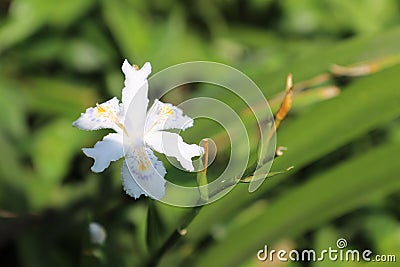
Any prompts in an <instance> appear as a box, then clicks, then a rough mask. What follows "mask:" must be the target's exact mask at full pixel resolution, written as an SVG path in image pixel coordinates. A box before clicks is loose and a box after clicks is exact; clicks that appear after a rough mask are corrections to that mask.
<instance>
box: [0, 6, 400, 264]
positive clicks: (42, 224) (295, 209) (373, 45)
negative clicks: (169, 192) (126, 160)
mask: <svg viewBox="0 0 400 267" xmlns="http://www.w3.org/2000/svg"><path fill="white" fill-rule="evenodd" d="M398 25H399V3H398V1H396V0H382V1H373V0H369V1H365V0H364V1H361V0H360V1H358V0H353V1H341V0H325V1H319V0H307V1H294V0H293V1H277V0H268V1H259V0H252V1H223V0H217V1H211V0H205V1H179V0H168V1H161V0H151V1H133V0H116V1H111V0H102V1H96V0H79V1H78V0H69V1H66V0H65V1H49V0H10V1H3V2H1V3H0V94H1V97H0V107H1V108H2V109H1V112H0V147H1V151H2V156H1V157H0V253H1V255H2V257H1V259H0V265H1V266H28V267H34V266H145V265H146V264H149V265H150V264H155V263H158V266H248V267H250V266H259V262H258V260H257V257H256V253H257V251H258V250H259V249H262V247H263V246H264V245H268V246H270V247H274V248H280V247H284V248H285V249H295V248H297V249H302V248H315V249H317V250H319V249H320V250H322V249H326V248H327V247H328V246H332V247H335V245H336V244H335V243H336V240H337V239H338V238H346V239H347V241H348V242H349V245H350V247H351V248H353V249H360V250H363V249H365V248H369V249H371V250H373V252H374V253H380V254H395V255H397V260H399V259H400V255H399V253H398V252H399V248H400V238H399V236H400V224H399V222H398V221H399V218H400V209H399V205H398V203H399V200H400V195H399V192H400V180H399V175H398V173H399V171H398V162H399V161H398V154H399V151H400V122H399V119H400V93H399V92H400V91H399V88H398V87H399V84H400V76H399V73H400V65H399V64H398V63H396V62H398V58H399V56H400V48H399V46H398V40H399V39H400V27H399V26H398ZM124 58H127V59H129V60H130V62H132V63H136V64H138V65H142V64H143V63H144V62H145V61H150V62H151V63H152V65H153V69H154V70H153V73H155V72H157V71H159V70H161V69H163V68H165V67H168V66H170V65H173V64H176V63H180V62H185V61H190V60H210V61H217V62H222V63H226V64H229V65H231V66H233V67H235V68H237V69H239V70H241V71H243V72H244V73H246V74H247V75H248V76H249V77H251V78H252V79H253V80H254V81H255V82H256V83H257V85H258V86H259V87H260V88H261V90H262V91H263V93H264V94H265V96H266V97H267V98H268V99H271V105H272V108H273V109H274V110H276V109H277V106H279V101H278V102H276V101H275V102H274V100H276V99H278V100H279V97H275V96H276V94H278V93H280V92H282V91H283V90H284V81H285V77H286V75H287V73H289V72H291V73H293V77H294V82H295V85H296V84H298V83H299V82H301V81H305V80H309V79H312V78H314V77H317V76H318V75H320V74H324V73H327V72H329V70H330V67H331V65H332V64H339V65H351V64H354V63H359V62H364V63H363V64H367V65H368V64H369V63H368V62H373V64H376V66H378V69H377V72H376V73H369V74H368V75H366V77H336V76H332V77H331V79H327V80H325V81H324V82H323V83H322V84H317V85H313V86H312V88H307V89H306V90H305V91H302V92H300V91H299V92H298V93H295V97H294V103H293V110H292V111H291V112H290V113H289V117H288V118H287V119H286V120H285V121H283V122H282V124H281V126H280V129H279V132H278V134H277V140H278V145H281V146H285V147H287V148H288V150H287V151H284V154H283V156H281V157H278V158H276V159H275V161H274V164H273V166H272V171H273V173H272V174H274V173H275V172H276V173H280V171H282V170H286V169H287V168H288V167H289V166H294V167H295V168H293V169H291V170H290V171H288V172H283V173H280V174H279V175H276V176H274V177H272V176H271V177H269V178H267V179H266V181H265V182H264V184H263V185H262V186H261V187H260V188H259V189H258V190H257V191H255V192H254V193H251V194H250V193H249V192H248V184H247V183H241V184H239V185H237V186H236V187H235V189H234V190H232V191H231V192H230V193H229V194H228V195H226V196H225V197H224V198H222V199H220V200H218V201H217V202H215V203H212V204H210V205H207V206H205V207H203V208H202V209H201V210H200V209H193V210H188V209H183V208H176V207H170V206H167V205H164V204H160V203H154V202H152V201H151V200H149V199H145V198H140V199H139V200H134V199H132V198H130V197H129V196H127V195H125V194H124V192H123V190H122V187H121V177H120V166H121V163H120V162H118V163H115V164H112V166H110V168H109V169H107V170H106V171H105V172H103V173H100V174H94V173H92V172H91V171H90V166H91V164H92V159H90V158H87V157H85V156H84V155H83V154H82V152H81V150H80V149H81V148H82V147H91V146H93V145H94V143H95V142H96V141H97V140H99V139H100V137H101V136H102V133H105V132H102V133H96V132H83V131H79V130H77V129H75V128H72V127H71V123H72V121H73V120H75V119H76V118H78V116H79V114H80V113H81V112H83V111H84V110H85V108H87V107H89V106H93V105H95V104H96V103H97V102H98V103H101V102H103V101H105V100H108V99H109V98H111V97H112V96H114V95H116V96H118V97H120V93H121V89H122V87H123V76H122V74H121V72H120V65H121V63H122V61H123V59H124ZM383 59H385V60H389V61H390V60H391V61H392V62H393V63H392V64H391V66H387V67H385V68H383V67H382V66H381V65H379V62H380V60H383ZM376 62H378V63H376ZM371 64H372V63H371ZM373 64H372V65H373ZM373 66H375V65H373ZM319 86H336V87H338V88H340V93H339V94H338V96H336V97H334V98H332V99H326V98H324V97H321V96H320V92H322V89H321V88H320V87H319ZM196 96H208V97H214V98H217V99H220V100H222V101H224V102H225V103H228V104H229V105H230V106H231V107H232V108H233V109H234V110H235V111H238V113H239V114H240V116H241V118H242V119H243V121H244V123H245V124H246V126H247V127H248V129H250V135H251V138H252V139H251V142H252V143H251V149H252V155H251V157H252V158H255V157H256V152H255V151H257V148H256V144H257V142H258V139H257V133H256V131H255V130H253V128H252V127H253V126H252V124H253V123H254V118H253V117H251V116H248V115H246V114H247V113H246V112H245V109H246V107H245V106H244V105H243V103H242V102H241V101H240V100H238V98H237V96H233V95H231V94H229V93H224V92H223V91H221V90H216V89H215V87H213V86H210V85H199V86H196V87H194V88H184V89H182V90H181V89H177V92H175V91H174V92H172V93H171V94H168V95H167V96H166V97H165V99H166V100H168V102H172V103H174V102H176V103H179V102H180V101H181V100H184V99H189V98H191V97H196ZM210 125H211V126H210ZM184 134H185V139H188V140H189V141H191V142H199V141H200V140H201V139H203V138H206V137H209V138H212V139H213V140H214V141H215V142H216V144H217V147H218V155H217V158H216V159H215V161H214V162H213V164H212V165H211V166H210V167H209V168H208V172H207V174H209V180H210V179H212V178H213V177H214V176H215V175H217V174H219V173H221V172H222V171H223V169H224V167H225V166H226V158H227V157H228V156H229V148H230V147H229V145H227V144H226V140H227V136H226V133H225V132H224V129H223V128H222V127H217V126H216V125H213V124H210V123H207V122H201V121H199V122H198V123H197V122H196V127H194V128H193V129H189V130H188V131H187V132H185V133H184ZM168 175H170V176H168ZM168 175H167V177H166V178H167V179H168V178H171V177H172V176H174V175H181V172H178V171H176V170H174V169H173V168H170V167H169V169H168ZM201 175H204V174H201ZM188 177H189V178H193V181H188V182H187V183H189V184H190V183H192V184H193V183H194V182H195V180H196V176H195V175H192V176H188ZM189 178H187V177H186V176H184V177H183V178H182V179H180V181H179V182H185V180H187V179H189ZM203 178H204V177H202V176H200V179H201V180H202V181H203V182H204V181H205V180H204V179H203ZM150 202H151V203H150ZM91 221H97V222H99V223H101V224H102V225H103V227H104V228H105V229H106V231H107V240H106V242H105V243H104V244H103V245H95V244H91V243H90V240H89V236H88V224H89V223H90V222H91ZM186 232H187V233H186ZM185 233H186V235H185ZM165 244H166V245H165ZM157 253H159V254H157ZM161 253H163V254H161ZM325 265H326V263H321V262H315V263H311V265H310V266H316V267H318V266H325ZM328 265H329V266H362V267H364V266H365V267H369V266H381V265H379V263H377V262H370V263H366V262H359V263H354V262H353V263H350V262H335V263H333V262H328ZM286 266H305V264H304V263H299V262H290V263H287V264H286ZM385 266H396V263H385Z"/></svg>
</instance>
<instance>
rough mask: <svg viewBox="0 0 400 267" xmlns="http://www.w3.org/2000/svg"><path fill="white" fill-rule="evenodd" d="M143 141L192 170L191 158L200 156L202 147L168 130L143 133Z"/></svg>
mask: <svg viewBox="0 0 400 267" xmlns="http://www.w3.org/2000/svg"><path fill="white" fill-rule="evenodd" d="M145 142H146V144H148V145H149V146H150V147H152V148H153V149H154V150H156V151H157V152H160V153H163V154H165V155H166V156H169V157H175V158H176V159H177V160H178V161H179V162H180V164H181V165H182V167H183V168H185V169H186V170H188V171H194V167H193V163H192V158H193V157H196V156H200V155H201V154H202V153H203V152H204V151H203V148H202V147H200V146H198V145H196V144H191V145H189V144H187V143H185V142H184V141H183V139H182V137H181V136H180V135H178V134H176V133H170V132H163V131H159V132H151V133H148V134H146V135H145Z"/></svg>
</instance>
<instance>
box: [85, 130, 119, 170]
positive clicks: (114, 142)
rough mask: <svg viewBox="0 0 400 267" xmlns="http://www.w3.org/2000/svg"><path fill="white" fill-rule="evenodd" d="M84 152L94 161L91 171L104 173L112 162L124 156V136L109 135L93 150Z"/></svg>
mask: <svg viewBox="0 0 400 267" xmlns="http://www.w3.org/2000/svg"><path fill="white" fill-rule="evenodd" d="M82 151H83V153H85V155H86V156H88V157H91V158H93V159H94V164H93V166H92V168H91V170H92V171H93V172H102V171H104V170H105V169H106V168H107V167H108V166H109V165H110V162H111V161H116V160H118V159H120V158H122V156H123V155H124V152H123V144H122V135H121V134H119V133H111V134H108V135H106V136H105V137H104V138H103V140H102V141H99V142H97V143H96V144H95V145H94V147H93V148H82Z"/></svg>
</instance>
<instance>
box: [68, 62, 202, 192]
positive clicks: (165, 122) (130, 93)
mask: <svg viewBox="0 0 400 267" xmlns="http://www.w3.org/2000/svg"><path fill="white" fill-rule="evenodd" d="M122 71H123V73H124V74H125V87H124V88H123V89H122V103H120V102H119V100H118V99H117V98H116V97H114V98H112V99H110V100H108V101H106V102H104V103H102V104H97V105H96V107H91V108H88V109H86V112H85V113H82V114H81V116H80V118H79V119H77V120H76V121H74V122H73V124H72V125H73V126H75V127H78V128H80V129H82V130H98V129H104V128H109V129H113V130H115V132H116V133H110V134H108V135H106V136H105V137H104V138H103V140H102V141H99V142H97V143H96V144H95V146H94V147H93V148H83V149H82V150H83V152H84V153H85V154H86V155H87V156H88V157H91V158H93V159H94V164H93V166H92V168H91V169H92V171H93V172H102V171H103V170H104V169H106V168H107V167H108V166H109V165H110V162H111V161H116V160H118V159H120V158H122V157H123V156H124V155H125V161H124V163H123V166H122V183H123V187H124V190H125V192H126V193H127V194H128V195H130V196H132V197H134V198H138V197H139V196H140V195H142V194H144V195H146V196H149V195H150V196H151V197H152V198H155V199H160V198H162V197H163V196H164V194H165V182H166V181H165V179H164V176H165V174H166V170H165V168H164V165H163V163H162V162H161V161H159V160H158V159H157V157H156V156H155V155H154V153H153V151H152V150H155V151H157V152H160V153H163V154H165V155H166V156H169V157H175V158H176V159H177V160H178V161H179V162H180V164H181V165H182V167H183V168H185V169H186V170H188V171H194V167H193V164H192V158H193V157H196V156H200V155H201V154H202V153H203V148H202V147H200V146H198V145H196V144H190V145H189V144H187V143H185V142H184V141H183V139H182V137H181V136H180V135H179V134H177V133H171V132H166V131H164V130H168V129H181V130H185V129H186V128H189V127H192V126H193V120H192V119H191V118H190V117H188V116H186V115H183V112H182V110H181V109H179V108H177V107H175V106H173V105H171V104H166V103H162V102H161V101H159V100H157V99H156V100H155V101H154V103H153V105H152V106H151V108H150V109H149V110H148V111H147V106H148V102H149V100H148V97H147V93H148V82H147V77H148V76H149V74H150V73H151V65H150V63H148V62H147V63H145V64H144V65H143V67H142V68H141V69H139V68H138V67H137V66H136V65H134V66H131V65H130V64H129V63H128V61H127V60H125V61H124V63H123V64H122ZM129 106H132V107H131V108H129V109H128V107H129ZM128 111H129V112H128ZM135 179H136V180H135ZM139 184H140V185H139Z"/></svg>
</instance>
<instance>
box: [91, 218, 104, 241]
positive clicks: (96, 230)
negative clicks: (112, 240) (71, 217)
mask: <svg viewBox="0 0 400 267" xmlns="http://www.w3.org/2000/svg"><path fill="white" fill-rule="evenodd" d="M89 237H90V241H92V243H93V244H97V245H102V244H104V242H105V241H106V238H107V232H106V230H105V229H104V227H103V226H101V225H100V224H99V223H97V222H91V223H90V224H89Z"/></svg>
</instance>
